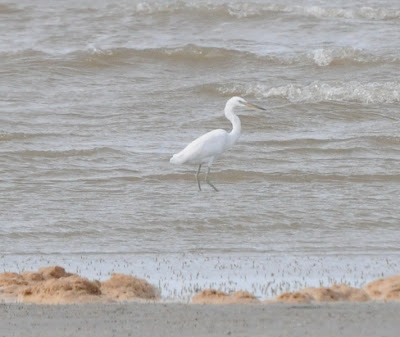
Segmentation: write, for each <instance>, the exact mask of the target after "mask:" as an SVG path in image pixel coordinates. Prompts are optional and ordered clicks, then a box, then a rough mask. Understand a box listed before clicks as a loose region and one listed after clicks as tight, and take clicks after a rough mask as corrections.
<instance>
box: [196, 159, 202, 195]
mask: <svg viewBox="0 0 400 337" xmlns="http://www.w3.org/2000/svg"><path fill="white" fill-rule="evenodd" d="M200 170H201V164H200V165H199V168H198V170H197V173H196V180H197V185H199V191H201V186H200V180H199V174H200Z"/></svg>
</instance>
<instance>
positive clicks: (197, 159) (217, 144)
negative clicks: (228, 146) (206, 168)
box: [173, 129, 227, 164]
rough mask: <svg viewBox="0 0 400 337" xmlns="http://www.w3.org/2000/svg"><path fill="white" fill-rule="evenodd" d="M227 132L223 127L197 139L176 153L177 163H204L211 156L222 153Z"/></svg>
mask: <svg viewBox="0 0 400 337" xmlns="http://www.w3.org/2000/svg"><path fill="white" fill-rule="evenodd" d="M226 136H227V132H226V131H225V130H222V129H218V130H213V131H211V132H208V133H206V134H204V135H202V136H201V137H199V138H197V139H195V140H194V141H193V142H191V143H190V144H189V145H187V146H186V147H185V148H184V149H183V150H182V151H181V152H179V153H178V154H176V155H174V157H173V158H175V160H174V161H175V162H176V163H185V162H190V163H197V164H199V163H202V162H204V160H208V159H209V158H211V157H215V156H218V155H220V154H221V153H222V152H223V150H224V145H225V142H226Z"/></svg>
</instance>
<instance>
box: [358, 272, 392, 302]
mask: <svg viewBox="0 0 400 337" xmlns="http://www.w3.org/2000/svg"><path fill="white" fill-rule="evenodd" d="M364 289H365V291H366V292H367V293H368V295H369V296H370V297H371V298H372V299H374V300H383V301H400V275H395V276H390V277H387V278H381V279H378V280H376V281H373V282H371V283H368V284H367V285H366V286H365V287H364Z"/></svg>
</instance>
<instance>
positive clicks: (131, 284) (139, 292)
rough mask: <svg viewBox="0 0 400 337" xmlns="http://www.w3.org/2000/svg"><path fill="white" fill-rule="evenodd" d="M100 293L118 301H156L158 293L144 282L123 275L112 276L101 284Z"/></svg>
mask: <svg viewBox="0 0 400 337" xmlns="http://www.w3.org/2000/svg"><path fill="white" fill-rule="evenodd" d="M101 291H102V293H103V294H104V295H107V296H108V297H110V298H114V299H118V300H132V299H135V298H141V299H146V300H156V299H157V298H158V297H159V291H158V290H157V289H156V288H155V287H153V286H152V285H151V284H150V283H148V282H147V281H146V280H144V279H140V278H136V277H133V276H129V275H124V274H113V275H112V276H111V278H110V279H109V280H108V281H105V282H101Z"/></svg>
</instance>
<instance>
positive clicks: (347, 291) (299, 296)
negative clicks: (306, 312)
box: [276, 284, 370, 303]
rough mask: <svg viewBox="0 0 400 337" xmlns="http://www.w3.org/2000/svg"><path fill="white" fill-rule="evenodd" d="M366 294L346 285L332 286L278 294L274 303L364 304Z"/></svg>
mask: <svg viewBox="0 0 400 337" xmlns="http://www.w3.org/2000/svg"><path fill="white" fill-rule="evenodd" d="M369 300H370V298H369V296H368V294H367V293H366V292H365V291H364V290H362V289H359V288H353V287H350V286H348V285H347V284H340V285H333V286H332V287H319V288H314V287H309V288H305V289H302V290H300V291H296V292H286V293H283V294H280V295H279V296H278V297H277V298H276V301H278V302H287V303H309V302H339V301H341V302H343V301H348V302H365V301H369Z"/></svg>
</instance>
